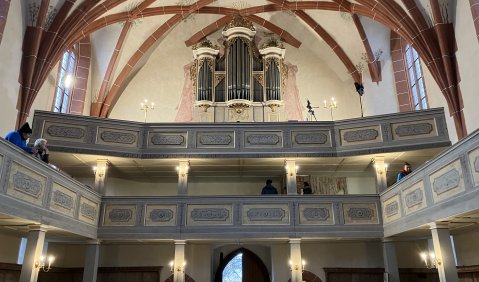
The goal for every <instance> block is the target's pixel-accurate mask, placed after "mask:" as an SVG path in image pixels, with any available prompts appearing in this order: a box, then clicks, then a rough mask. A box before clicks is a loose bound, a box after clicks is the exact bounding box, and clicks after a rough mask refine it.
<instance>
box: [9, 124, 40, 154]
mask: <svg viewBox="0 0 479 282" xmlns="http://www.w3.org/2000/svg"><path fill="white" fill-rule="evenodd" d="M30 136H32V129H31V128H30V125H29V124H28V122H25V123H24V124H23V125H22V127H20V128H19V129H18V130H15V131H12V132H10V133H8V134H7V136H5V140H8V141H10V142H12V143H13V144H15V145H17V146H18V147H20V148H22V149H23V150H24V151H25V152H27V153H30V154H32V153H36V152H37V149H36V148H30V147H28V146H27V139H28V138H30Z"/></svg>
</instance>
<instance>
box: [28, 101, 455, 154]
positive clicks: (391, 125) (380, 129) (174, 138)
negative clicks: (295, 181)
mask: <svg viewBox="0 0 479 282" xmlns="http://www.w3.org/2000/svg"><path fill="white" fill-rule="evenodd" d="M260 108H263V106H261V107H260ZM196 109H197V110H199V111H201V112H202V113H204V114H212V113H213V111H214V112H215V113H214V116H215V122H204V123H201V122H198V123H172V124H169V123H161V124H157V123H140V122H131V121H120V120H110V119H102V118H93V117H85V116H80V115H78V116H73V115H64V114H59V113H51V112H42V111H36V112H35V117H34V130H33V131H34V134H35V135H34V136H32V139H35V138H38V137H41V136H45V137H48V132H47V131H46V130H47V127H45V126H43V125H44V124H46V125H48V124H50V125H55V126H61V127H62V128H58V127H57V128H56V129H55V130H54V131H55V132H56V133H54V134H55V135H57V136H56V137H55V138H47V139H48V140H49V142H48V145H49V148H50V150H51V151H61V152H72V153H84V154H93V155H95V154H97V155H103V156H120V157H129V158H195V157H201V158H213V157H217V156H219V155H221V157H226V158H228V157H234V158H237V157H244V158H259V157H264V155H262V154H258V151H259V150H263V149H264V150H265V151H264V153H266V154H268V157H278V158H285V157H295V158H296V157H340V156H346V155H347V156H353V155H363V154H365V150H366V151H367V152H366V153H367V154H374V153H383V152H399V151H411V150H417V149H424V148H437V147H445V146H449V145H450V141H449V135H448V133H447V126H446V121H445V117H444V111H443V109H432V110H424V111H415V112H408V113H395V114H388V115H381V116H371V117H364V118H358V119H349V120H344V121H334V122H329V121H328V122H321V121H319V122H301V121H298V122H296V121H295V122H252V121H253V117H252V114H253V112H248V111H249V110H251V111H253V109H256V106H254V105H253V107H252V108H248V109H245V111H243V112H242V113H241V115H243V114H244V115H249V114H251V116H249V117H248V118H246V119H245V120H242V122H234V123H233V122H221V121H230V119H229V118H228V113H225V112H224V111H223V112H221V110H219V109H218V108H215V109H213V108H209V109H208V111H211V113H210V112H203V111H202V110H201V109H199V108H196ZM266 109H267V110H269V108H266ZM229 110H233V111H234V109H231V108H228V111H229ZM256 114H257V115H258V117H254V120H261V121H262V120H263V118H264V119H268V115H269V112H268V113H266V112H265V113H263V112H261V111H260V112H258V113H256V112H255V115H256ZM236 118H240V117H235V119H234V120H236ZM270 118H271V119H274V117H270ZM431 127H432V131H431ZM68 128H70V129H68ZM60 129H61V130H60ZM80 129H81V130H80ZM80 136H82V137H81V139H72V138H73V137H76V138H79V137H80ZM67 137H68V138H67ZM72 141H74V142H75V146H71V145H70V144H71V142H72ZM98 144H101V146H98ZM118 147H121V148H122V150H118ZM213 150H214V152H215V153H214V154H211V152H212V151H213Z"/></svg>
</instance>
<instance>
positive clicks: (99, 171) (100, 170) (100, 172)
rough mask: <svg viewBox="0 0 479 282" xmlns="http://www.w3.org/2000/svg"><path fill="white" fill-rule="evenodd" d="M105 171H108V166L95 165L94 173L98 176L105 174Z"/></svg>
mask: <svg viewBox="0 0 479 282" xmlns="http://www.w3.org/2000/svg"><path fill="white" fill-rule="evenodd" d="M105 172H106V167H97V166H94V167H93V173H94V174H95V176H98V177H100V178H101V177H103V176H105Z"/></svg>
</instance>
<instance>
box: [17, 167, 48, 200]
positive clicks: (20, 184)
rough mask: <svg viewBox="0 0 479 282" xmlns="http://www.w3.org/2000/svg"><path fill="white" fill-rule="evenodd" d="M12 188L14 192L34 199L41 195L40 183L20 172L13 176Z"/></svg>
mask: <svg viewBox="0 0 479 282" xmlns="http://www.w3.org/2000/svg"><path fill="white" fill-rule="evenodd" d="M13 187H15V190H17V191H20V192H23V193H25V194H28V195H30V196H33V197H35V198H38V197H39V196H40V194H41V193H42V183H41V182H40V181H39V180H37V179H35V178H33V177H30V176H28V175H27V174H25V173H23V172H20V171H17V172H16V173H15V174H14V175H13Z"/></svg>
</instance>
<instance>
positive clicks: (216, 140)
mask: <svg viewBox="0 0 479 282" xmlns="http://www.w3.org/2000/svg"><path fill="white" fill-rule="evenodd" d="M196 147H197V148H234V147H235V134H234V132H232V131H230V132H198V133H197V135H196Z"/></svg>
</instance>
